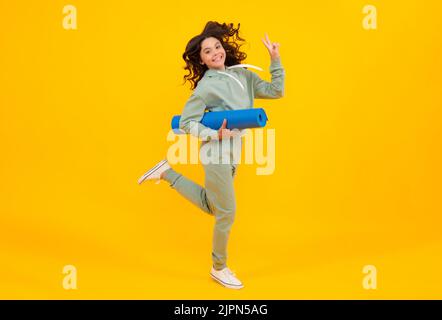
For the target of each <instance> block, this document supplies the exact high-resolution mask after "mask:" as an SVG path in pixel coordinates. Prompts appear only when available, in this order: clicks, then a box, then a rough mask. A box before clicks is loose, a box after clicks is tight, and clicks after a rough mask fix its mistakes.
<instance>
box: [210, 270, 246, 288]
mask: <svg viewBox="0 0 442 320" xmlns="http://www.w3.org/2000/svg"><path fill="white" fill-rule="evenodd" d="M210 276H211V277H212V278H213V279H214V280H215V281H217V282H219V283H221V284H222V285H223V286H225V287H227V288H230V289H241V288H243V287H244V285H243V284H242V282H241V281H239V279H238V278H236V275H235V273H234V272H232V271H231V270H230V269H229V268H227V267H225V268H224V269H222V270H216V269H215V268H214V267H213V266H212V270H211V271H210Z"/></svg>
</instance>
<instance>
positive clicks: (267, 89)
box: [247, 58, 285, 99]
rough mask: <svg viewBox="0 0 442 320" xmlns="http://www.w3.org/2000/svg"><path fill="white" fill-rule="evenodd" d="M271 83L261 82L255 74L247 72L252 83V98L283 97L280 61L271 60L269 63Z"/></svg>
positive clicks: (283, 79)
mask: <svg viewBox="0 0 442 320" xmlns="http://www.w3.org/2000/svg"><path fill="white" fill-rule="evenodd" d="M270 73H271V75H272V80H271V82H268V81H265V80H262V79H261V78H260V77H259V76H258V75H257V74H256V73H255V72H252V71H248V70H247V75H248V77H249V81H251V83H252V88H253V97H254V98H256V99H278V98H282V97H283V96H284V82H285V71H284V68H283V66H282V64H281V59H280V58H276V59H272V61H271V63H270Z"/></svg>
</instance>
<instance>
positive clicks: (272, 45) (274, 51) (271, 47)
mask: <svg viewBox="0 0 442 320" xmlns="http://www.w3.org/2000/svg"><path fill="white" fill-rule="evenodd" d="M261 40H262V42H263V43H264V45H265V46H266V48H267V50H268V51H269V54H270V58H271V59H272V60H274V59H278V58H279V57H280V55H279V43H277V42H271V41H270V39H269V36H268V35H267V33H266V34H265V39H264V38H261Z"/></svg>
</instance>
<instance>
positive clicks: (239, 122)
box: [172, 108, 268, 134]
mask: <svg viewBox="0 0 442 320" xmlns="http://www.w3.org/2000/svg"><path fill="white" fill-rule="evenodd" d="M180 118H181V116H179V115H177V116H174V117H173V118H172V129H173V131H174V132H175V133H176V134H183V133H184V132H183V131H182V130H180V127H179V123H180ZM224 119H227V129H231V130H232V129H238V130H240V129H247V128H262V127H264V126H265V125H266V123H267V119H268V118H267V115H266V113H265V111H264V109H262V108H251V109H242V110H227V111H211V112H206V113H204V116H203V118H202V119H201V123H202V124H203V125H205V126H206V127H208V128H211V129H214V130H219V128H220V127H221V125H222V124H223V121H224Z"/></svg>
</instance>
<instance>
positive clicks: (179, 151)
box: [167, 128, 276, 175]
mask: <svg viewBox="0 0 442 320" xmlns="http://www.w3.org/2000/svg"><path fill="white" fill-rule="evenodd" d="M232 131H233V132H235V134H234V136H232V137H229V138H223V139H222V140H212V141H210V142H207V143H203V144H202V145H201V147H200V146H199V143H200V142H199V140H198V138H197V137H200V136H202V135H203V134H204V132H201V133H200V134H199V135H198V134H197V133H196V132H192V134H191V135H185V134H183V135H182V134H179V135H177V134H175V133H174V132H173V130H170V131H169V132H168V134H167V141H171V142H173V144H172V145H171V146H169V149H168V151H167V160H168V161H169V163H170V164H178V163H179V164H197V163H199V162H201V163H202V164H241V163H245V164H255V163H256V164H258V165H259V167H258V168H257V169H256V174H257V175H271V174H273V172H274V171H275V151H276V150H275V149H276V148H275V141H276V139H275V129H263V128H258V129H254V130H247V131H246V132H247V133H246V134H245V135H244V136H243V137H241V136H242V134H241V132H240V131H239V130H237V129H233V130H232ZM242 139H243V140H242ZM243 145H244V152H242V146H243Z"/></svg>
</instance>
